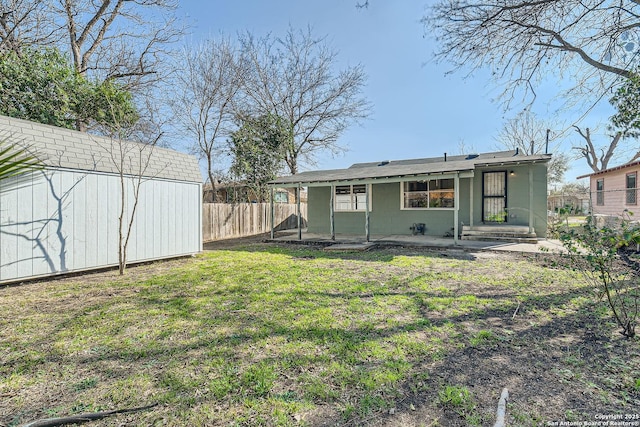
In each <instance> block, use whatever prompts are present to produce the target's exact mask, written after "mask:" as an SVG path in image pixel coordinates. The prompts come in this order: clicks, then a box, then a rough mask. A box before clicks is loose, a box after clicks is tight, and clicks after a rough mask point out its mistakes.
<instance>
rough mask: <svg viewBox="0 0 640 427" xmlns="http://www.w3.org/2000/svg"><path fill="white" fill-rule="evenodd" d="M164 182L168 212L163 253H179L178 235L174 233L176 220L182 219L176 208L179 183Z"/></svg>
mask: <svg viewBox="0 0 640 427" xmlns="http://www.w3.org/2000/svg"><path fill="white" fill-rule="evenodd" d="M164 184H165V186H166V187H167V198H168V209H167V212H168V213H169V215H167V216H168V218H167V236H168V237H169V238H168V239H167V241H168V245H167V253H166V254H165V255H176V254H179V253H180V251H179V249H178V244H177V242H176V241H177V239H178V236H177V233H176V231H177V230H176V228H177V222H178V221H180V220H183V219H184V218H182V217H181V216H179V215H178V209H177V205H178V203H177V201H178V197H177V196H176V193H177V192H178V191H179V190H180V189H179V185H178V184H177V183H175V182H164Z"/></svg>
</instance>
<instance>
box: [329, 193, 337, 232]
mask: <svg viewBox="0 0 640 427" xmlns="http://www.w3.org/2000/svg"><path fill="white" fill-rule="evenodd" d="M335 194H336V186H335V185H331V195H330V196H329V231H330V233H331V240H336V222H335V215H334V213H335V211H334V206H333V205H334V203H335V200H334V199H335V197H336V196H335Z"/></svg>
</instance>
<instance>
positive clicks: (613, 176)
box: [589, 165, 640, 220]
mask: <svg viewBox="0 0 640 427" xmlns="http://www.w3.org/2000/svg"><path fill="white" fill-rule="evenodd" d="M634 172H635V173H636V174H637V179H640V165H635V166H632V167H628V168H622V169H617V170H612V171H610V172H604V173H598V174H596V175H592V176H591V177H590V178H589V182H590V188H591V204H592V213H593V214H595V215H609V216H621V215H622V214H623V212H624V210H625V209H626V210H628V211H629V212H633V216H632V218H633V219H636V220H637V219H639V218H640V216H639V215H640V206H639V205H638V204H635V205H634V204H627V200H626V184H627V183H626V176H627V174H629V173H634ZM599 179H604V204H603V205H601V206H599V205H598V204H597V203H596V201H597V191H596V190H597V188H596V182H597V181H598V180H599ZM636 185H637V184H636ZM636 200H638V197H637V194H636Z"/></svg>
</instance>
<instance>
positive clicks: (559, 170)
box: [496, 110, 570, 184]
mask: <svg viewBox="0 0 640 427" xmlns="http://www.w3.org/2000/svg"><path fill="white" fill-rule="evenodd" d="M555 127H557V125H556V124H555V123H551V122H547V121H544V120H542V119H539V118H538V117H537V116H536V115H535V114H534V113H532V112H530V111H528V110H525V111H523V112H521V113H520V114H518V115H517V116H515V117H514V118H512V119H509V120H507V121H506V122H505V124H504V127H503V128H502V130H501V131H500V133H499V134H498V135H497V136H496V142H497V143H498V145H499V146H501V147H504V148H507V149H510V150H515V149H517V150H518V151H520V152H521V153H523V154H527V155H533V154H542V153H553V157H552V158H551V161H550V162H549V164H548V165H547V168H548V173H547V179H548V182H549V183H550V184H553V183H559V182H562V180H563V178H564V174H565V172H566V171H567V170H568V169H569V160H570V159H569V156H567V155H566V154H565V153H563V152H561V151H560V144H558V142H557V141H554V139H553V138H552V133H551V129H552V128H555Z"/></svg>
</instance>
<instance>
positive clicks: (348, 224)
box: [270, 150, 551, 245]
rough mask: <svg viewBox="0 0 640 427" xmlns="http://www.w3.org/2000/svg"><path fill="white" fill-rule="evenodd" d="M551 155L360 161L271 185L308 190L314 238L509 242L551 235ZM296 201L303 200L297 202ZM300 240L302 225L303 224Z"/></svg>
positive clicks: (498, 154) (309, 220) (310, 230)
mask: <svg viewBox="0 0 640 427" xmlns="http://www.w3.org/2000/svg"><path fill="white" fill-rule="evenodd" d="M550 159H551V155H550V154H539V155H523V154H521V153H519V151H518V150H513V151H502V152H494V153H483V154H471V155H461V156H447V155H446V154H445V156H444V157H438V158H426V159H411V160H400V161H382V162H374V163H358V164H354V165H352V166H351V167H349V168H346V169H334V170H324V171H310V172H302V173H298V174H295V175H292V176H285V177H280V178H277V179H275V180H273V181H271V182H270V185H271V187H272V193H273V189H275V188H276V187H279V188H286V187H289V188H295V189H296V192H297V193H298V194H299V193H300V192H301V191H302V189H303V188H306V189H307V198H308V199H307V200H308V218H307V224H308V228H307V231H306V233H307V234H310V235H318V236H328V238H329V239H330V240H331V241H335V240H336V239H337V237H336V236H339V235H341V236H350V235H353V236H359V238H362V239H364V241H365V242H370V241H372V240H380V239H384V238H385V236H398V237H397V238H396V239H394V240H397V239H398V238H400V236H404V237H403V238H407V237H411V236H415V237H416V238H417V239H420V238H421V237H429V238H430V239H431V240H432V241H437V240H434V238H450V239H449V240H446V239H445V240H443V242H444V241H451V242H452V243H453V245H458V244H459V243H460V240H461V238H462V239H465V238H468V239H469V240H485V239H486V237H487V236H489V237H492V239H493V240H498V241H505V240H510V241H513V242H519V241H522V240H524V239H529V240H530V241H531V242H535V241H536V240H537V237H539V236H541V237H544V236H545V235H546V221H547V219H546V190H547V187H546V178H547V167H546V164H547V162H548V161H549V160H550ZM297 200H298V204H299V203H300V201H299V200H300V198H299V197H298V198H297ZM298 229H299V231H298V240H302V239H303V236H302V234H303V233H302V228H301V227H300V226H299V227H298Z"/></svg>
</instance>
